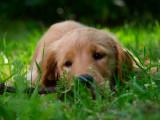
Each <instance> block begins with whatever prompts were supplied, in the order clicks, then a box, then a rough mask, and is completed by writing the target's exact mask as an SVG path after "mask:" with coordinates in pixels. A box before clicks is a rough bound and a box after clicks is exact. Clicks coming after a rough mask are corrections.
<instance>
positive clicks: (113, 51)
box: [28, 21, 135, 87]
mask: <svg viewBox="0 0 160 120" xmlns="http://www.w3.org/2000/svg"><path fill="white" fill-rule="evenodd" d="M44 44H45V47H44ZM43 49H44V57H42V56H43ZM96 53H101V54H103V55H104V57H103V58H102V59H99V60H95V59H94V58H93V55H94V54H96ZM35 61H37V63H38V64H39V66H40V68H41V70H42V76H41V86H42V87H44V86H47V87H48V86H53V85H54V84H55V81H57V80H58V78H59V77H60V76H61V75H62V74H63V72H64V70H67V71H70V72H71V75H76V76H80V75H84V74H87V75H91V72H90V68H92V69H93V71H94V78H95V80H96V82H97V84H98V85H99V86H103V85H104V83H105V81H107V80H109V81H111V82H113V84H114V78H115V76H116V77H119V79H120V81H121V82H123V79H124V77H125V71H123V69H127V70H128V71H133V69H134V68H133V67H131V66H134V67H135V63H134V62H133V60H132V59H131V57H130V55H129V54H128V53H127V52H126V51H125V50H124V49H123V47H122V46H121V45H120V44H119V43H118V41H117V40H116V38H115V37H114V36H113V35H111V34H109V33H107V32H105V31H103V30H97V29H95V28H91V27H88V26H84V25H82V24H80V23H77V22H74V21H65V22H61V23H57V24H54V25H52V26H51V27H50V28H49V30H48V31H47V32H46V33H45V34H44V36H43V37H42V39H41V40H40V41H39V43H38V45H37V47H36V49H35V53H34V56H33V59H32V62H31V71H32V77H31V75H30V74H31V73H30V74H29V76H28V79H32V81H34V82H35V83H36V78H37V76H38V74H39V71H38V69H37V66H36V64H35ZM67 61H70V62H71V63H72V65H71V66H69V67H68V66H65V63H66V62H67ZM71 84H72V83H71Z"/></svg>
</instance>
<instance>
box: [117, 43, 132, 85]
mask: <svg viewBox="0 0 160 120" xmlns="http://www.w3.org/2000/svg"><path fill="white" fill-rule="evenodd" d="M115 49H116V77H118V78H119V80H120V82H121V83H123V82H124V79H125V78H126V75H127V72H128V71H132V69H133V59H132V58H131V56H130V55H129V53H128V52H127V51H126V50H125V49H123V47H121V46H120V45H118V44H116V46H115Z"/></svg>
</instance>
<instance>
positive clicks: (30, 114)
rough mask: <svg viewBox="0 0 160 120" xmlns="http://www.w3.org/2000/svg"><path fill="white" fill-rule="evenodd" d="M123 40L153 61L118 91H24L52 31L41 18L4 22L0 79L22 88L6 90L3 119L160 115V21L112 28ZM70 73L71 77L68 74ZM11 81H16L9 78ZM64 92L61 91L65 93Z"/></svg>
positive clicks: (0, 110) (150, 119)
mask: <svg viewBox="0 0 160 120" xmlns="http://www.w3.org/2000/svg"><path fill="white" fill-rule="evenodd" d="M97 28H101V27H97ZM102 28H103V29H105V30H108V31H110V32H113V33H115V34H116V35H117V36H118V38H119V40H120V41H121V43H122V44H123V45H124V46H125V47H126V48H128V49H129V50H131V51H132V52H133V53H134V54H135V55H136V56H137V57H138V58H139V59H140V60H141V61H142V64H144V58H146V57H148V58H150V60H151V62H150V64H149V65H148V66H146V67H147V69H145V71H146V72H147V75H148V76H146V75H144V74H142V76H141V77H140V78H139V76H138V75H136V74H135V75H134V77H131V76H129V77H130V79H129V83H130V85H129V88H130V90H129V91H128V90H126V88H127V87H128V85H126V86H124V87H123V88H121V89H119V85H118V84H117V86H116V88H117V91H118V93H114V92H113V91H111V90H110V89H107V90H106V94H105V95H103V97H102V95H101V94H100V92H99V91H98V89H97V92H96V99H95V100H92V99H91V94H90V90H88V89H87V88H85V86H83V87H82V86H79V85H76V87H73V88H71V90H70V91H69V92H65V91H63V90H59V91H57V93H53V94H48V95H37V91H36V90H35V91H34V93H33V94H24V93H23V92H22V91H23V90H24V89H25V88H26V87H28V86H29V83H28V82H27V81H26V73H27V71H28V69H29V64H30V61H31V58H32V55H33V52H34V48H35V46H36V44H37V42H38V40H39V39H40V38H41V37H42V35H43V33H44V32H45V31H46V29H47V28H46V27H44V25H43V24H41V23H36V22H22V21H12V22H11V21H10V22H8V21H6V22H4V23H3V24H2V25H1V27H0V82H7V83H8V84H11V85H14V86H15V87H16V93H6V92H4V94H3V95H0V119H2V120H4V119H5V120H7V119H8V120H12V119H16V120H30V119H31V120H36V119H37V120H41V119H45V120H46V119H49V120H53V119H55V120H63V119H68V120H72V119H73V120H85V119H88V120H94V119H95V120H99V119H107V120H110V119H111V120H113V119H120V120H125V119H126V120H128V119H132V120H143V119H146V120H156V119H157V120H159V119H160V114H159V113H160V75H159V74H158V72H157V73H155V74H153V75H151V73H150V72H148V71H149V70H150V68H151V67H152V66H154V67H157V68H158V70H159V62H158V61H159V58H160V25H159V23H158V22H155V24H148V25H141V26H139V27H135V26H133V25H128V24H126V25H124V26H122V27H115V28H112V29H109V28H106V27H105V26H104V27H102ZM62 79H65V78H62ZM9 81H10V82H9ZM62 92H63V94H62V95H61V93H62Z"/></svg>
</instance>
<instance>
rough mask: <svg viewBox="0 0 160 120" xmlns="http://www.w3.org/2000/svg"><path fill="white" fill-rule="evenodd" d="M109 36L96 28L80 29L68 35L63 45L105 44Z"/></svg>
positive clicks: (64, 37)
mask: <svg viewBox="0 0 160 120" xmlns="http://www.w3.org/2000/svg"><path fill="white" fill-rule="evenodd" d="M106 38H107V35H106V34H105V33H104V32H102V31H100V30H97V29H94V28H80V29H75V30H72V31H70V32H68V33H66V34H65V35H64V36H63V38H62V43H64V44H66V43H67V45H73V46H74V45H87V44H92V43H94V44H102V42H103V44H105V42H107V41H106Z"/></svg>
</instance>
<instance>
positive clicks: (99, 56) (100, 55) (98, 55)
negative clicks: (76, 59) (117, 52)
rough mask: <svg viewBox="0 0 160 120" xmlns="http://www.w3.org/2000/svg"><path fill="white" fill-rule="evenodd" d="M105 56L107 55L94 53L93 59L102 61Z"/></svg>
mask: <svg viewBox="0 0 160 120" xmlns="http://www.w3.org/2000/svg"><path fill="white" fill-rule="evenodd" d="M104 56H105V55H104V54H103V53H94V54H93V58H94V59H95V60H100V59H102V58H103V57H104Z"/></svg>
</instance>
